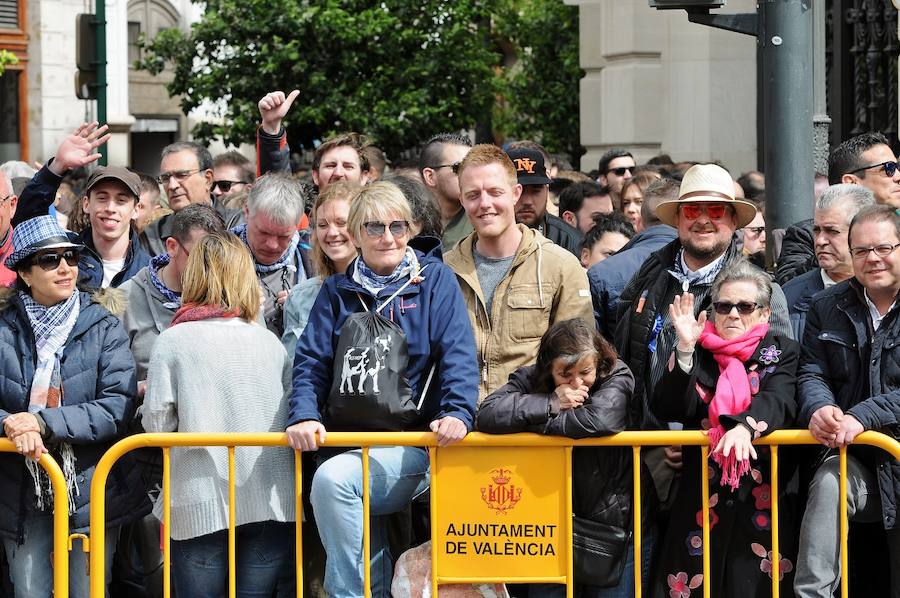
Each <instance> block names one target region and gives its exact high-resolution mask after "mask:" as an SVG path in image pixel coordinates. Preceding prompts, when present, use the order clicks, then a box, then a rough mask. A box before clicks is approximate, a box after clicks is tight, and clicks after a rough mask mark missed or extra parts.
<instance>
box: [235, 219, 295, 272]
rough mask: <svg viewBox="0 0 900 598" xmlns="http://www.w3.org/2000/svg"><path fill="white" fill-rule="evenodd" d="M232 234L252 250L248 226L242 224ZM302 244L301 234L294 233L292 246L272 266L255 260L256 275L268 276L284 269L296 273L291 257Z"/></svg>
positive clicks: (251, 252) (251, 251)
mask: <svg viewBox="0 0 900 598" xmlns="http://www.w3.org/2000/svg"><path fill="white" fill-rule="evenodd" d="M231 232H233V233H234V234H236V235H237V236H239V237H240V238H241V241H243V242H244V245H246V246H247V249H250V241H249V240H248V239H247V225H246V224H240V225H238V226H236V227H234V228H233V229H231ZM299 244H300V233H299V232H296V231H295V232H294V236H293V237H291V244H290V246H288V248H287V249H286V250H285V252H284V253H282V254H281V257H280V258H278V259H277V260H275V262H274V263H272V264H260V263H259V262H258V261H256V259H254V260H253V264H254V265H255V266H256V273H257V274H258V275H260V276H264V275H266V274H271V273H272V272H276V271H278V270H281V269H282V268H288V269H290V270H293V271H296V270H297V267H296V266H295V265H294V264H292V263H290V262H291V257H293V255H294V254H295V253H296V252H297V245H299ZM250 254H251V255H252V254H253V250H252V249H250Z"/></svg>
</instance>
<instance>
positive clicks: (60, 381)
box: [0, 216, 150, 598]
mask: <svg viewBox="0 0 900 598" xmlns="http://www.w3.org/2000/svg"><path fill="white" fill-rule="evenodd" d="M74 240H75V238H74V235H71V233H67V232H66V231H64V230H63V229H62V228H60V226H59V225H58V224H57V222H56V219H55V218H54V217H52V216H40V217H37V218H33V219H31V220H27V221H25V222H23V223H22V224H20V225H19V226H17V227H16V228H15V230H14V232H13V245H14V247H16V248H17V249H16V250H15V251H14V252H13V253H12V254H10V256H9V257H8V258H7V259H6V266H7V267H8V268H9V269H10V270H14V271H15V272H16V286H15V288H14V289H10V290H9V291H8V294H7V295H6V296H5V297H3V298H2V303H0V422H2V426H3V433H4V435H5V436H6V437H7V438H9V439H10V440H12V441H13V442H14V443H15V445H16V448H17V449H18V450H19V452H20V453H21V454H22V455H24V456H25V457H27V458H26V459H22V458H21V457H18V456H16V455H9V454H3V455H0V488H2V489H3V491H2V492H0V536H2V539H3V549H4V551H5V553H6V559H7V561H8V562H9V570H10V577H11V579H12V582H13V585H14V586H15V595H16V597H25V596H27V597H29V598H36V597H38V598H43V597H49V596H50V595H51V591H52V579H53V576H52V572H51V567H50V553H51V550H52V540H53V521H52V514H51V512H52V506H53V495H52V491H51V489H50V481H49V479H48V478H47V476H46V474H45V473H44V471H43V469H42V468H41V467H40V466H39V465H37V463H36V462H35V460H36V459H38V458H40V456H41V455H42V454H43V453H47V452H49V453H50V454H51V455H52V456H53V457H54V458H55V459H56V461H57V462H58V463H59V464H60V466H61V467H62V470H63V474H64V476H65V481H66V487H67V490H68V506H69V516H70V523H69V525H70V529H69V531H70V532H82V533H86V532H87V529H88V519H89V514H88V511H89V503H88V500H89V498H90V487H91V480H92V477H93V473H94V469H95V467H96V465H97V462H98V461H99V460H100V457H101V456H102V455H103V453H105V452H106V450H107V449H108V448H109V447H110V446H111V445H112V444H113V443H114V442H115V441H116V440H118V439H119V438H120V437H121V436H122V435H123V433H124V430H125V429H126V426H127V425H128V423H129V422H130V421H131V419H132V417H133V416H134V396H135V386H136V383H135V367H134V359H133V358H132V356H131V352H130V351H129V349H128V337H127V336H126V334H125V331H124V329H123V328H122V325H121V323H120V322H119V320H118V318H117V317H116V316H114V315H113V314H112V313H110V311H108V310H107V309H106V307H105V306H104V304H103V303H105V304H106V305H109V306H110V307H112V303H110V302H108V301H107V300H109V299H110V293H112V292H113V291H101V292H99V293H97V294H96V295H94V296H91V295H89V294H87V293H82V292H79V291H78V290H77V289H76V286H75V283H76V280H77V278H78V258H79V252H80V251H81V249H82V248H83V246H82V245H80V244H78V243H76V242H73V241H74ZM129 461H130V459H127V458H126V459H124V460H123V461H120V464H119V466H117V468H116V469H114V470H113V474H112V475H111V476H110V477H109V480H108V482H107V487H106V515H107V520H106V524H107V527H108V529H107V533H106V540H107V541H106V546H105V549H106V555H107V556H106V565H107V578H108V577H109V576H108V573H109V568H110V566H111V564H112V552H113V551H114V549H115V543H116V536H117V535H118V527H119V526H120V525H121V524H123V523H126V522H128V521H130V520H132V519H134V518H136V517H140V516H143V515H144V514H146V513H147V512H148V511H149V506H150V505H149V502H148V500H147V495H146V491H145V490H144V488H143V487H142V484H141V480H140V475H139V473H138V472H137V471H136V470H135V468H134V467H130V466H129V464H128V462H129ZM95 550H96V549H95ZM85 566H86V555H85V553H84V552H83V551H82V550H81V549H80V547H77V546H76V548H75V549H74V550H73V551H72V552H71V553H70V557H69V595H70V596H73V597H81V596H85V597H86V596H87V595H88V588H87V586H88V578H87V576H86V575H85Z"/></svg>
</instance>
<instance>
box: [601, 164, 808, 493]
mask: <svg viewBox="0 0 900 598" xmlns="http://www.w3.org/2000/svg"><path fill="white" fill-rule="evenodd" d="M656 215H657V217H658V218H659V220H660V221H661V222H662V223H663V224H668V225H670V226H673V227H675V228H676V230H677V231H678V238H677V239H675V240H674V241H672V242H670V243H669V244H667V245H666V246H664V247H663V248H662V249H660V250H659V251H657V252H656V253H653V254H651V255H650V257H649V258H647V260H646V261H645V262H644V264H643V266H642V267H641V269H640V270H639V271H638V273H637V274H636V275H635V276H634V278H632V279H631V282H629V283H628V286H626V287H625V289H624V290H623V291H622V294H621V296H620V298H619V303H618V308H617V318H616V321H617V322H618V325H617V327H616V333H615V346H616V349H618V351H619V357H620V358H621V359H622V361H624V362H625V363H627V364H628V366H629V367H630V368H631V371H632V372H634V374H635V385H634V395H633V400H632V404H631V409H630V413H629V419H630V421H629V426H630V427H632V428H638V427H640V428H641V429H649V430H659V429H666V428H667V427H668V425H667V424H666V422H660V421H658V420H656V418H654V417H653V416H652V415H651V414H650V412H649V408H648V401H649V397H651V396H653V389H654V387H655V385H656V383H657V382H659V380H660V378H661V377H662V375H663V372H664V370H665V368H666V367H667V365H668V364H669V362H670V361H671V359H673V355H674V351H675V344H676V342H677V340H678V339H677V337H676V334H675V328H674V326H673V325H672V322H671V319H670V316H669V306H670V305H671V303H672V300H673V299H674V298H675V296H676V295H682V294H683V293H692V294H693V295H694V298H695V299H694V309H695V314H694V315H695V316H698V315H699V314H700V312H701V311H706V310H708V309H709V307H710V301H711V299H710V290H711V287H712V281H713V279H714V278H715V277H716V275H717V274H718V273H719V271H721V269H722V268H724V267H725V266H726V265H727V264H729V263H731V262H733V261H736V260H739V259H742V256H741V252H740V251H739V250H738V249H737V246H736V243H735V239H734V231H735V230H736V229H738V228H743V227H744V226H746V225H747V224H749V223H750V221H752V220H753V218H754V217H755V216H756V206H754V205H753V204H752V203H749V202H747V201H743V200H737V199H735V198H734V181H732V179H731V175H729V174H728V172H727V171H726V170H725V169H724V168H722V167H720V166H716V165H715V164H697V165H695V166H692V167H691V168H690V169H689V170H688V171H687V173H685V176H684V179H683V180H682V183H681V187H680V189H679V194H678V199H674V200H669V201H663V202H660V204H659V205H658V206H657V208H656ZM772 286H773V288H772V301H771V309H772V316H771V328H772V331H773V332H774V333H775V334H780V335H783V336H787V337H789V338H790V337H792V333H791V326H790V321H789V318H788V310H787V304H786V302H785V298H784V292H783V291H782V290H781V287H779V286H778V285H775V284H773V285H772ZM644 455H645V462H646V463H647V465H648V467H649V469H650V472H651V474H652V475H653V479H654V483H655V486H656V490H657V496H658V498H659V499H660V500H661V501H665V500H666V498H667V497H668V496H669V490H670V488H671V484H672V481H673V479H674V476H675V472H676V471H677V470H678V469H680V468H681V450H680V447H665V449H663V450H658V449H654V450H647V451H644Z"/></svg>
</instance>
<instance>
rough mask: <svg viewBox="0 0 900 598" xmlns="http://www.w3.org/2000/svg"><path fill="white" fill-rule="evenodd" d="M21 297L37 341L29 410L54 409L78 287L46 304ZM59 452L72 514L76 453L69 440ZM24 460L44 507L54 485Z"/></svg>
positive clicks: (60, 394) (78, 306)
mask: <svg viewBox="0 0 900 598" xmlns="http://www.w3.org/2000/svg"><path fill="white" fill-rule="evenodd" d="M19 299H20V300H21V301H22V305H23V306H24V308H25V313H26V314H27V315H28V321H29V322H30V323H31V329H32V330H33V332H34V344H35V348H36V350H37V365H36V366H35V368H34V378H33V379H32V381H31V391H30V394H29V401H28V413H39V412H40V411H42V410H44V409H55V408H56V407H59V406H60V405H62V403H63V386H62V376H61V373H60V357H61V356H62V353H63V350H64V349H65V346H66V341H67V340H68V338H69V334H70V333H71V332H72V329H73V328H74V327H75V322H76V321H77V320H78V314H79V313H80V311H81V302H80V299H79V295H78V292H77V291H75V292H73V293H72V295H71V296H69V298H68V299H66V300H65V301H61V302H59V303H57V304H55V305H51V306H50V307H47V306H45V305H41V304H40V303H38V302H37V301H35V300H34V299H32V298H31V295H28V294H27V293H23V292H21V291H19ZM58 453H59V456H60V458H61V460H62V464H63V476H64V477H65V480H66V489H67V490H68V495H69V514H72V513H74V512H75V497H76V496H78V495H79V494H80V491H79V489H78V483H77V480H76V476H75V453H74V451H73V450H72V445H70V444H69V443H65V442H64V443H60V445H59V447H58ZM25 464H26V466H27V467H28V471H29V472H30V473H31V477H32V479H33V480H34V494H35V497H36V499H37V507H38V509H41V510H43V509H44V508H45V507H48V506H50V505H52V504H53V487H52V486H51V484H50V478H49V477H48V476H47V474H46V472H44V470H43V468H41V467H40V466H39V465H38V464H37V462H35V461H33V460H32V459H26V460H25Z"/></svg>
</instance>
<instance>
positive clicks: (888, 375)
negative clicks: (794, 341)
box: [798, 278, 900, 529]
mask: <svg viewBox="0 0 900 598" xmlns="http://www.w3.org/2000/svg"><path fill="white" fill-rule="evenodd" d="M898 314H900V308H898V306H897V305H894V306H893V307H892V308H891V310H890V311H889V312H888V314H887V315H886V316H885V318H884V320H882V322H881V326H880V327H879V328H878V331H877V332H875V333H874V334H873V333H872V332H871V328H872V324H871V320H870V318H869V310H868V307H867V305H866V301H865V298H864V297H863V287H862V285H860V284H859V282H857V281H856V279H855V278H851V279H850V280H848V281H845V282H842V283H840V284H837V285H835V286H833V287H830V288H828V289H825V290H824V291H822V292H821V293H818V294H817V295H816V298H815V301H814V302H813V305H812V309H810V311H809V314H808V315H807V319H806V330H805V332H804V335H803V345H802V353H801V358H800V373H799V376H798V379H799V384H800V415H799V423H800V425H803V426H808V425H809V420H810V418H811V417H812V415H813V413H815V412H816V410H818V409H819V408H821V407H824V406H826V405H837V406H838V407H840V408H841V410H842V411H844V412H845V413H848V414H850V415H852V416H853V417H855V418H856V419H857V420H859V423H861V424H862V425H863V427H864V428H865V429H866V430H876V431H878V432H883V433H885V434H888V435H890V436H893V437H894V438H896V439H900V317H898ZM851 451H854V455H856V456H857V457H860V458H861V459H863V460H864V461H866V462H868V464H869V465H871V466H873V467H875V468H876V471H877V474H878V485H879V487H880V489H881V509H882V517H883V519H884V527H885V528H886V529H893V528H894V527H895V526H896V525H897V505H898V503H900V462H898V461H897V460H896V459H894V458H893V457H891V456H890V455H888V454H887V453H885V452H884V451H882V450H880V449H870V448H869V447H862V446H860V447H852V448H851Z"/></svg>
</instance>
